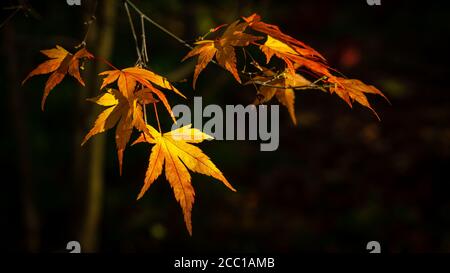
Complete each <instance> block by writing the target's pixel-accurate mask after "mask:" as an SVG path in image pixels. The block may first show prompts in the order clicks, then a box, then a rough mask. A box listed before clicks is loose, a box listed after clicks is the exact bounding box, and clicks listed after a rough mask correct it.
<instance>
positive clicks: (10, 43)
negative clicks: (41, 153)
mask: <svg viewBox="0 0 450 273" xmlns="http://www.w3.org/2000/svg"><path fill="white" fill-rule="evenodd" d="M3 42H4V55H5V65H6V68H5V71H6V73H7V78H8V83H9V88H8V91H9V107H10V108H9V111H10V117H11V120H12V126H13V133H14V136H15V137H14V139H15V140H16V143H15V146H16V147H17V155H16V160H17V166H19V168H18V170H19V172H20V174H19V181H21V182H22V183H21V185H20V187H21V189H20V198H21V206H22V215H23V224H24V227H25V238H24V240H25V248H26V250H27V251H29V252H37V251H38V250H39V246H40V223H39V216H38V210H37V208H36V205H35V202H34V196H33V192H34V191H33V174H32V167H31V166H32V163H31V155H30V151H31V149H30V146H29V143H28V139H27V137H28V136H29V135H30V134H29V130H28V126H27V123H26V118H25V117H26V115H27V114H26V113H27V109H28V107H27V106H26V105H25V101H24V99H23V96H22V90H21V89H20V82H21V80H20V79H19V77H18V63H19V62H18V59H17V50H16V48H17V44H16V39H15V32H14V25H13V23H12V22H9V23H8V24H7V25H6V26H4V29H3Z"/></svg>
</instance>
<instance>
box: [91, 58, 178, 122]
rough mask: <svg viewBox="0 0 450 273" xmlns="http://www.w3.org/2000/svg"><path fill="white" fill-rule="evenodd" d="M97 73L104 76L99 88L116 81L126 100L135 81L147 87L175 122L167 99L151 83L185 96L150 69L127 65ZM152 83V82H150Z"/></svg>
mask: <svg viewBox="0 0 450 273" xmlns="http://www.w3.org/2000/svg"><path fill="white" fill-rule="evenodd" d="M99 75H101V76H105V78H104V79H103V83H102V86H101V87H100V89H103V88H104V87H105V86H107V85H108V84H111V83H113V82H115V81H117V86H118V87H119V91H120V92H121V93H122V95H123V96H124V97H125V98H127V99H128V100H130V101H131V100H132V98H133V92H134V89H135V86H136V83H140V84H142V85H143V86H145V87H146V88H148V89H149V90H150V91H151V92H153V93H155V95H156V96H157V97H158V98H159V99H160V100H161V102H162V103H163V104H164V106H165V107H166V109H167V111H168V112H169V114H170V116H171V118H172V119H173V121H174V122H175V116H174V115H173V112H172V108H171V107H170V104H169V102H168V101H167V98H166V96H165V95H164V93H163V92H161V91H160V90H159V89H157V88H155V87H154V86H153V84H155V85H157V86H159V87H162V88H164V89H168V90H172V91H173V92H175V93H177V94H178V95H180V96H182V97H183V98H186V97H185V96H184V95H183V94H182V93H181V92H180V91H179V90H178V89H177V88H175V87H174V86H173V85H172V84H171V83H170V82H169V81H168V80H167V79H166V78H164V77H162V76H160V75H158V74H155V73H153V72H152V71H150V70H147V69H144V68H140V67H129V68H125V69H122V70H118V69H114V70H108V71H104V72H102V73H100V74H99ZM152 83H153V84H152Z"/></svg>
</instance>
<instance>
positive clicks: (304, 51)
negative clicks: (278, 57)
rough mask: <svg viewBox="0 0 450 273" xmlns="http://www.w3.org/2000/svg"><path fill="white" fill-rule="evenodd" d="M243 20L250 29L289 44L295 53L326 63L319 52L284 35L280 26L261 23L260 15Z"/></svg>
mask: <svg viewBox="0 0 450 273" xmlns="http://www.w3.org/2000/svg"><path fill="white" fill-rule="evenodd" d="M242 18H243V19H244V21H245V22H247V23H248V26H249V27H250V28H252V29H254V30H256V31H259V32H262V33H265V34H267V35H268V36H271V37H273V38H275V39H277V40H280V41H281V42H283V43H285V44H287V45H288V46H289V47H291V48H292V49H293V50H295V52H297V53H298V54H300V55H301V56H305V57H308V58H313V59H321V60H322V61H325V58H324V57H323V56H322V55H321V54H320V53H319V52H317V51H316V50H314V49H313V48H312V47H310V46H308V45H306V44H305V43H303V42H301V41H299V40H297V39H295V38H293V37H291V36H289V35H287V34H285V33H283V32H282V31H281V30H280V28H279V27H278V26H276V25H271V24H267V23H264V22H263V21H261V16H259V15H258V14H256V13H254V14H252V15H250V16H249V17H242Z"/></svg>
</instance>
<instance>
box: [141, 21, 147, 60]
mask: <svg viewBox="0 0 450 273" xmlns="http://www.w3.org/2000/svg"><path fill="white" fill-rule="evenodd" d="M141 29H142V46H141V55H142V58H143V60H142V61H143V62H144V63H145V64H147V63H148V52H147V40H146V38H145V24H144V17H143V16H142V15H141Z"/></svg>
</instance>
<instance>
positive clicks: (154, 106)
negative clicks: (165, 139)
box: [153, 102, 162, 134]
mask: <svg viewBox="0 0 450 273" xmlns="http://www.w3.org/2000/svg"><path fill="white" fill-rule="evenodd" d="M153 109H155V115H156V121H157V122H158V129H159V133H160V134H162V132H161V124H160V123H159V116H158V109H156V102H154V103H153Z"/></svg>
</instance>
